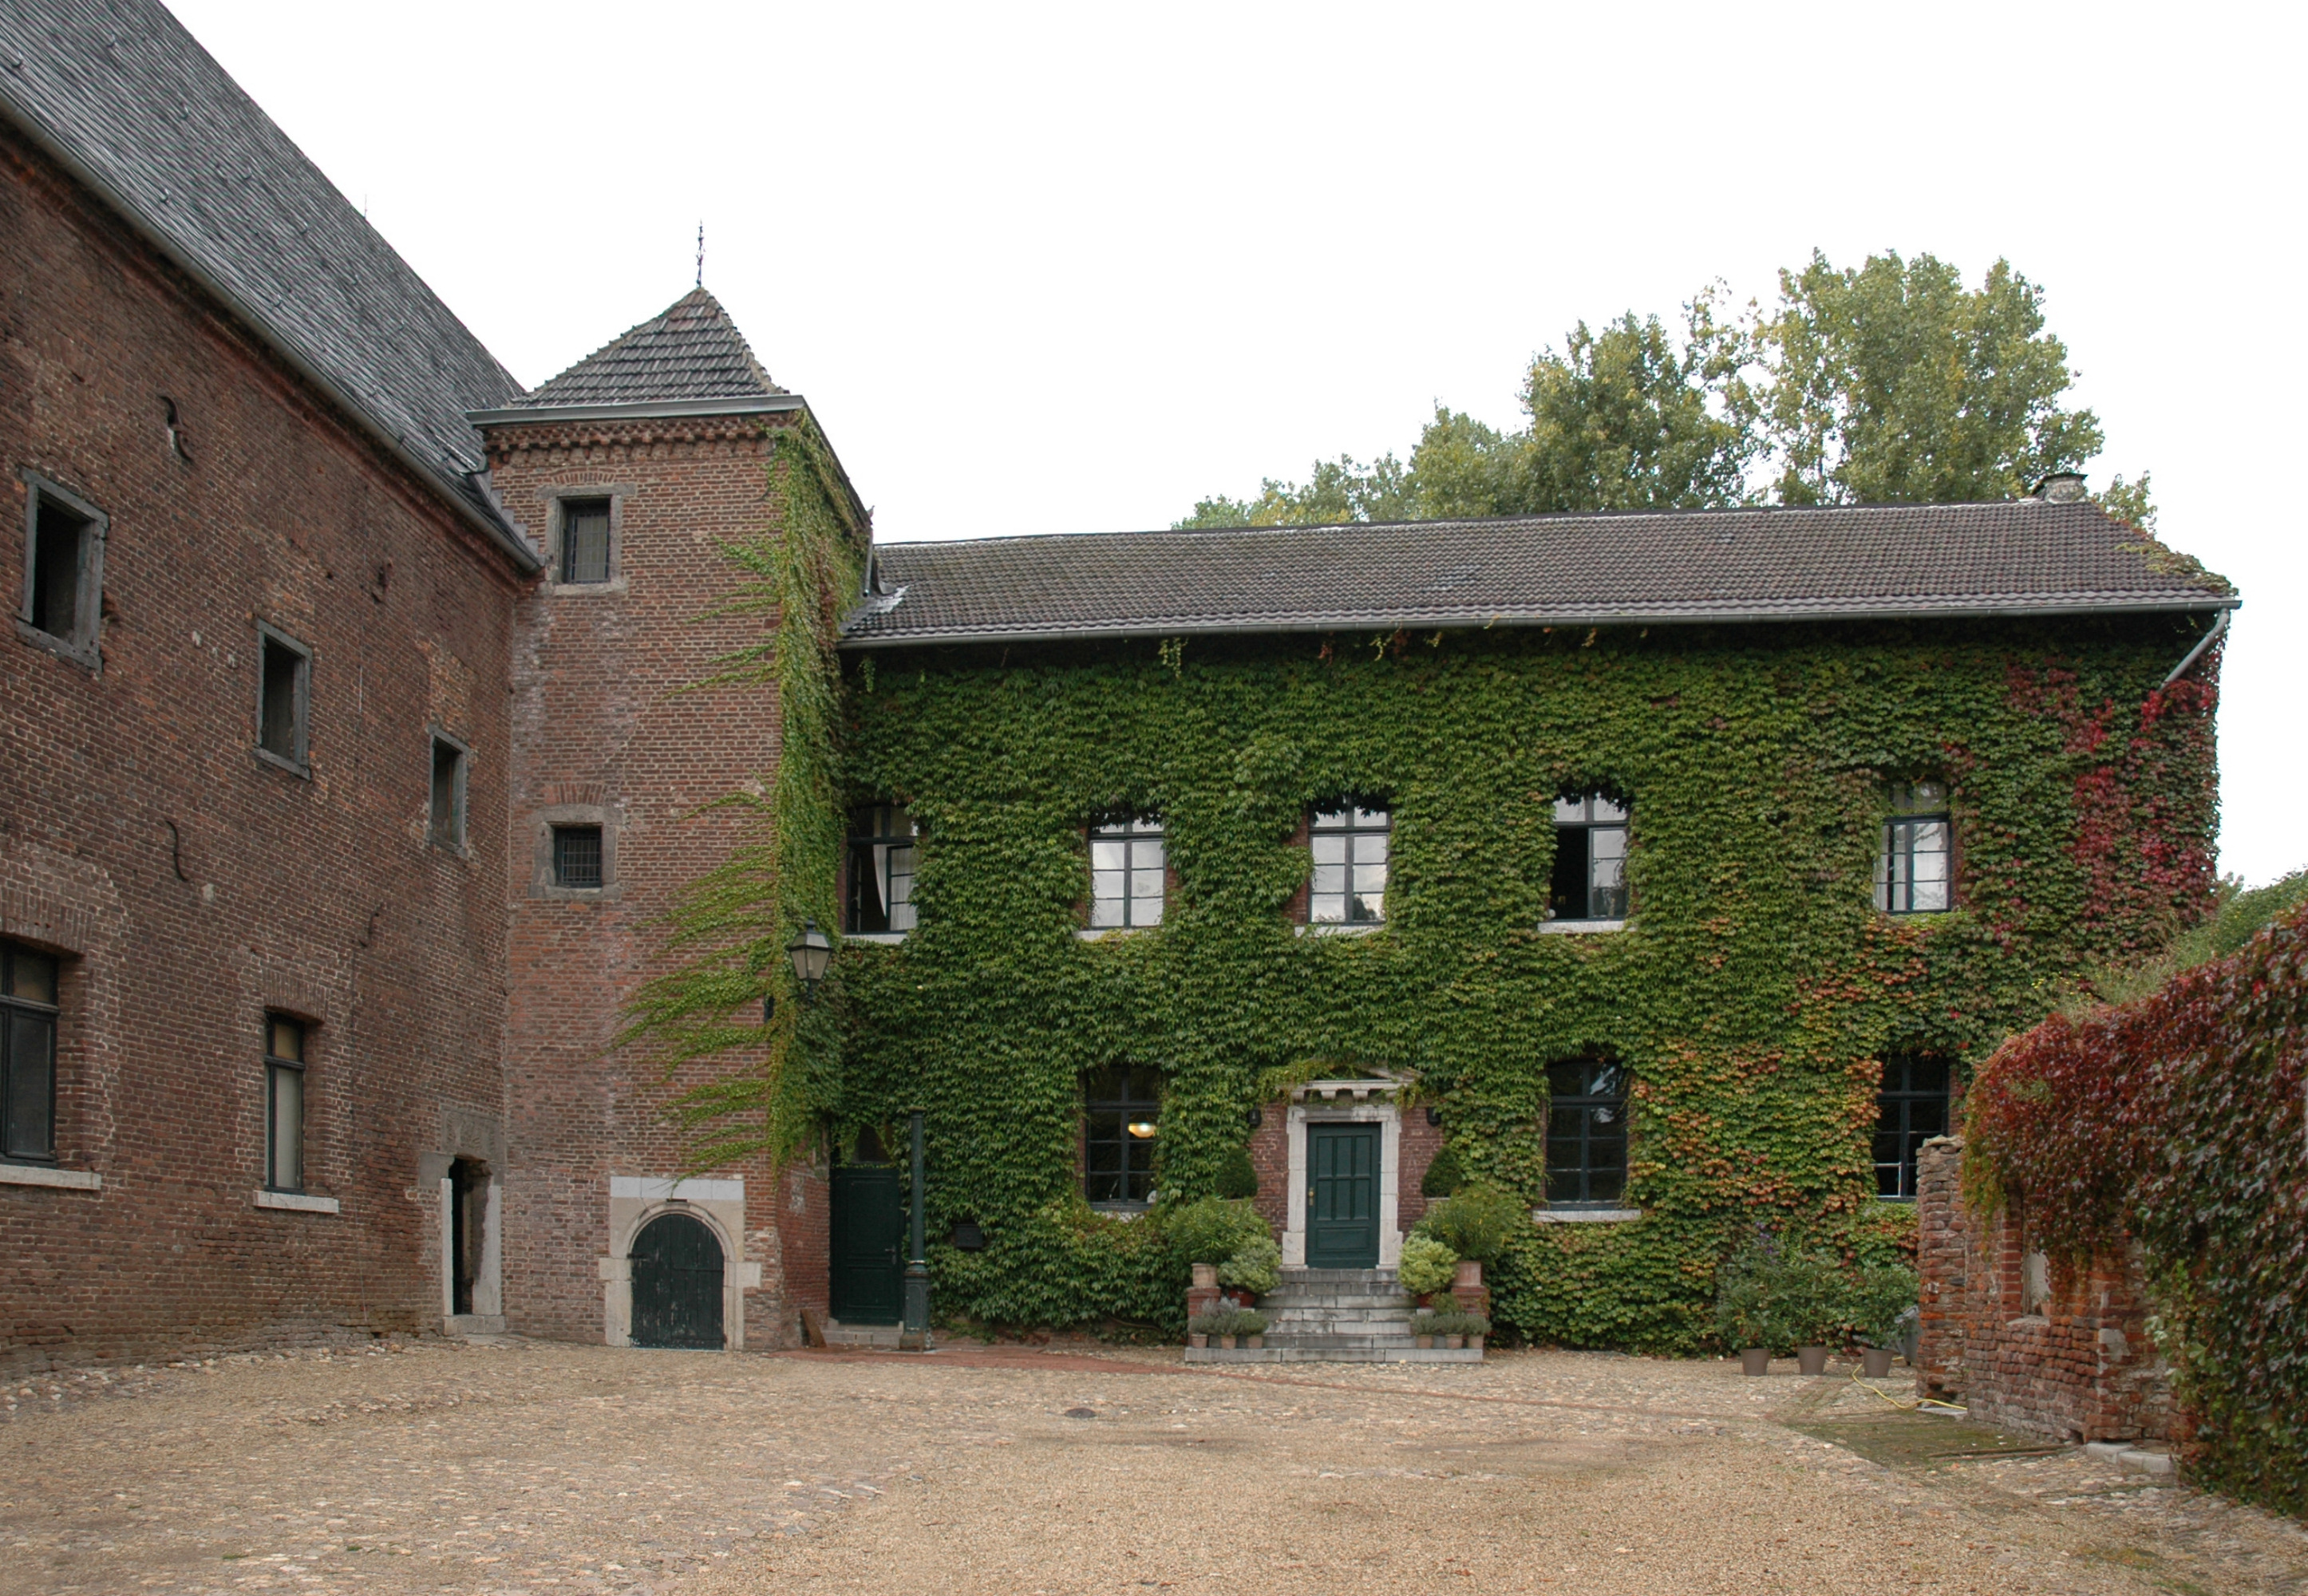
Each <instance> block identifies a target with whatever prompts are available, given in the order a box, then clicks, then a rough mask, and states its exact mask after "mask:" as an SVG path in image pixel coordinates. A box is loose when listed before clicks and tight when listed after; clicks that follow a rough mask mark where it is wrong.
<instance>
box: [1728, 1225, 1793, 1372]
mask: <svg viewBox="0 0 2308 1596" xmlns="http://www.w3.org/2000/svg"><path fill="white" fill-rule="evenodd" d="M1779 1253H1780V1249H1779V1246H1778V1240H1777V1238H1773V1237H1771V1236H1770V1235H1768V1234H1762V1233H1759V1234H1758V1235H1757V1236H1756V1237H1755V1238H1753V1239H1752V1240H1750V1241H1749V1242H1748V1243H1747V1245H1746V1246H1744V1247H1741V1248H1740V1249H1739V1250H1738V1251H1737V1252H1735V1253H1734V1254H1732V1255H1731V1256H1730V1257H1729V1258H1728V1259H1727V1260H1726V1261H1725V1263H1724V1264H1723V1266H1722V1268H1720V1269H1719V1270H1718V1271H1717V1272H1716V1276H1715V1333H1716V1335H1717V1336H1718V1338H1719V1339H1720V1340H1721V1341H1722V1342H1724V1343H1725V1344H1726V1345H1728V1346H1732V1347H1735V1348H1737V1349H1738V1350H1739V1367H1740V1372H1741V1373H1742V1374H1747V1375H1768V1374H1770V1372H1771V1352H1772V1350H1773V1349H1774V1348H1777V1347H1782V1346H1785V1345H1787V1328H1786V1325H1785V1324H1784V1322H1783V1314H1782V1305H1781V1304H1780V1302H1779V1299H1778V1291H1777V1287H1778V1269H1779Z"/></svg>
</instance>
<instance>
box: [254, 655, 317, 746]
mask: <svg viewBox="0 0 2308 1596" xmlns="http://www.w3.org/2000/svg"><path fill="white" fill-rule="evenodd" d="M259 652H260V656H261V657H260V660H259V669H260V675H259V677H258V681H257V703H256V746H258V747H260V748H262V749H263V750H264V751H265V752H266V753H267V754H271V755H274V756H275V757H277V758H280V759H285V760H287V761H288V763H291V764H297V765H301V764H303V763H305V746H306V696H307V694H308V693H309V691H310V688H309V686H308V682H309V677H308V675H307V670H308V668H309V666H310V665H311V663H312V661H311V660H310V659H308V658H307V657H306V653H305V651H303V650H302V649H299V648H297V646H296V645H295V644H294V643H288V642H287V641H285V640H284V639H281V638H279V637H275V636H273V635H272V634H271V633H269V632H267V633H264V634H261V636H260V639H259Z"/></svg>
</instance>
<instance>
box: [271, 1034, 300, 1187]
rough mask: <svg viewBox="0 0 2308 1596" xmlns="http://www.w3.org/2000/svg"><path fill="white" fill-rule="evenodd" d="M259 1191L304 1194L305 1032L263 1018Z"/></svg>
mask: <svg viewBox="0 0 2308 1596" xmlns="http://www.w3.org/2000/svg"><path fill="white" fill-rule="evenodd" d="M264 1186H265V1189H266V1190H268V1191H275V1192H301V1191H303V1190H304V1189H305V1027H304V1026H303V1025H302V1024H300V1023H298V1022H297V1021H295V1020H291V1019H289V1018H288V1017H287V1016H286V1015H284V1014H267V1015H266V1016H265V1017H264Z"/></svg>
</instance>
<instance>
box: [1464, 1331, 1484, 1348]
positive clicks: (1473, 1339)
mask: <svg viewBox="0 0 2308 1596" xmlns="http://www.w3.org/2000/svg"><path fill="white" fill-rule="evenodd" d="M1467 1350H1468V1351H1470V1352H1479V1351H1481V1350H1483V1338H1482V1337H1481V1336H1479V1335H1470V1336H1468V1338H1467Z"/></svg>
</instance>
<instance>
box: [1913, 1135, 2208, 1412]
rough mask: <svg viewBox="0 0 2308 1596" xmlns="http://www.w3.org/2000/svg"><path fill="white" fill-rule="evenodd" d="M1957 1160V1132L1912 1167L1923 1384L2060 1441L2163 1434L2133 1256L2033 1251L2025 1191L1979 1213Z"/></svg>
mask: <svg viewBox="0 0 2308 1596" xmlns="http://www.w3.org/2000/svg"><path fill="white" fill-rule="evenodd" d="M1962 1158H1963V1142H1962V1139H1961V1138H1960V1137H1955V1136H1942V1137H1939V1138H1937V1139H1935V1140H1933V1141H1932V1142H1929V1143H1925V1146H1924V1149H1923V1152H1922V1154H1921V1156H1920V1157H1919V1158H1918V1160H1917V1164H1916V1209H1917V1214H1916V1217H1917V1220H1918V1221H1919V1223H1920V1226H1921V1246H1920V1255H1919V1259H1918V1263H1919V1265H1920V1272H1921V1274H1922V1277H1923V1282H1922V1283H1923V1290H1922V1315H1923V1327H1922V1341H1923V1347H1922V1358H1923V1367H1922V1371H1921V1376H1920V1378H1921V1385H1922V1387H1923V1392H1924V1394H1925V1395H1926V1396H1932V1397H1936V1398H1938V1399H1940V1400H1942V1401H1943V1402H1961V1403H1963V1404H1965V1405H1966V1406H1967V1407H1968V1408H1969V1409H1970V1411H1971V1416H1972V1417H1973V1418H1974V1419H1979V1420H1982V1421H1984V1422H1986V1423H1990V1424H2000V1425H2005V1426H2008V1427H2010V1428H2014V1429H2023V1430H2030V1431H2034V1432H2037V1433H2039V1434H2044V1435H2051V1436H2060V1437H2061V1438H2063V1439H2066V1440H2073V1441H2117V1440H2139V1439H2169V1438H2171V1436H2172V1424H2173V1415H2172V1404H2171V1393H2170V1386H2169V1380H2168V1377H2167V1375H2166V1370H2165V1368H2164V1366H2163V1364H2162V1362H2161V1360H2160V1359H2157V1356H2156V1350H2155V1346H2154V1344H2153V1343H2152V1342H2150V1341H2149V1336H2148V1328H2147V1317H2148V1306H2147V1300H2146V1296H2145V1293H2144V1290H2143V1288H2142V1284H2141V1281H2140V1271H2139V1268H2138V1265H2137V1264H2136V1262H2135V1261H2134V1260H2132V1259H2131V1258H2128V1257H2098V1258H2094V1259H2092V1260H2090V1261H2089V1262H2088V1263H2085V1264H2071V1263H2069V1262H2067V1261H2064V1260H2061V1259H2054V1258H2048V1257H2046V1256H2045V1255H2043V1254H2041V1253H2038V1252H2036V1251H2034V1250H2032V1249H2031V1248H2030V1247H2028V1224H2027V1213H2026V1208H2025V1203H2024V1201H2019V1202H2015V1203H2014V1204H2013V1206H2012V1208H2011V1210H2008V1211H2006V1212H2002V1213H1999V1214H1997V1215H1996V1216H1995V1217H1994V1218H1993V1219H1990V1220H1985V1221H1983V1220H1981V1219H1979V1218H1978V1217H1977V1216H1976V1215H1975V1214H1973V1213H1972V1212H1970V1211H1969V1210H1968V1208H1966V1207H1965V1205H1964V1203H1963V1198H1962V1194H1961V1191H1960V1189H1959V1172H1960V1166H1961V1163H1962Z"/></svg>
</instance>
